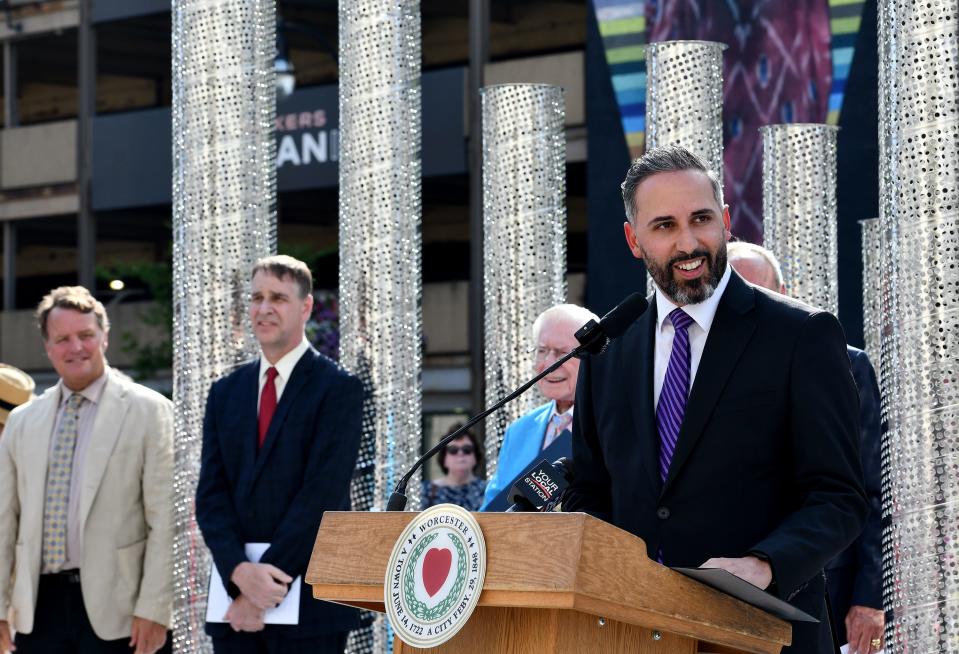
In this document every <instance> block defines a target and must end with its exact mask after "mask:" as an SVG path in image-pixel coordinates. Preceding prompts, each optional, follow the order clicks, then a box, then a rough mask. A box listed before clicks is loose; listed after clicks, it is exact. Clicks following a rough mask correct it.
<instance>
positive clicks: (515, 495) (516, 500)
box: [506, 456, 573, 513]
mask: <svg viewBox="0 0 959 654" xmlns="http://www.w3.org/2000/svg"><path fill="white" fill-rule="evenodd" d="M572 468H573V464H572V463H571V462H570V460H569V459H567V458H566V457H565V456H564V457H562V458H560V459H559V460H557V461H555V462H554V463H550V462H549V461H547V460H546V459H543V460H542V461H540V462H539V463H537V464H536V465H535V466H533V467H532V468H530V469H529V470H527V471H526V474H524V475H523V477H522V478H521V479H518V480H516V483H515V484H513V488H512V489H510V493H509V501H510V503H511V504H512V506H510V507H509V508H508V509H506V512H507V513H515V512H540V513H548V512H550V511H552V510H553V508H554V507H555V506H556V505H557V504H559V503H560V501H561V500H562V499H563V495H564V494H565V493H566V489H567V488H569V484H570V482H571V481H572V480H573V472H572Z"/></svg>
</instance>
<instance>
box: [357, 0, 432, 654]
mask: <svg viewBox="0 0 959 654" xmlns="http://www.w3.org/2000/svg"><path fill="white" fill-rule="evenodd" d="M339 42H340V51H339V65H340V82H339V91H340V311H341V314H340V328H341V339H340V361H341V363H343V365H344V366H346V367H347V368H348V369H349V370H351V371H352V372H353V373H355V374H357V375H358V376H359V377H360V379H361V380H362V381H363V384H364V386H365V387H366V390H367V393H366V398H365V402H364V410H363V440H362V443H361V447H360V458H359V461H358V463H357V470H356V474H355V475H354V481H353V489H352V500H353V509H354V510H359V511H363V510H370V509H374V510H375V509H383V508H385V506H386V501H387V499H388V498H389V495H390V493H391V492H392V490H393V487H394V485H395V483H396V482H397V481H398V478H399V477H400V476H401V475H402V474H403V473H405V472H406V470H407V469H408V468H409V467H410V465H412V463H413V462H414V461H415V460H416V458H417V456H418V455H419V453H420V445H421V441H422V434H421V432H422V429H421V410H420V368H421V363H422V361H421V348H422V314H421V308H420V298H421V295H422V274H421V263H420V261H421V258H420V257H421V255H420V250H421V247H420V221H421V200H420V134H421V125H420V112H421V107H420V104H421V98H420V7H419V2H417V1H416V0H341V1H340V5H339ZM408 496H409V498H410V501H409V507H410V508H412V509H418V508H419V483H418V480H417V478H414V479H413V480H412V481H411V482H410V485H409V488H408ZM382 624H383V623H382V621H379V626H378V627H377V628H375V629H374V630H373V632H372V635H371V633H370V631H369V630H366V631H360V632H354V635H353V636H351V640H350V644H349V651H350V652H367V651H376V652H383V651H386V648H387V641H386V630H385V629H384V628H383V627H382Z"/></svg>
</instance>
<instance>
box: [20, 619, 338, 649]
mask: <svg viewBox="0 0 959 654" xmlns="http://www.w3.org/2000/svg"><path fill="white" fill-rule="evenodd" d="M348 635H349V632H348V631H342V632H337V633H333V634H323V635H321V636H312V637H310V638H286V637H284V636H281V635H279V634H278V633H276V632H275V631H273V630H272V629H270V627H269V626H268V627H266V629H264V630H263V631H257V632H255V633H245V632H239V633H232V634H229V635H227V636H224V637H222V638H216V637H215V638H213V652H214V653H215V654H343V650H345V649H346V637H347V636H348ZM17 654H21V653H20V652H19V651H18V652H17Z"/></svg>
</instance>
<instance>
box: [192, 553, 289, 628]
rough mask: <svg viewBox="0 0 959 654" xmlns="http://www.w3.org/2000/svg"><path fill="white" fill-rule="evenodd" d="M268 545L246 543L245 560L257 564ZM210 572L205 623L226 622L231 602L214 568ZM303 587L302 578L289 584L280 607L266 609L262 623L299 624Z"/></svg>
mask: <svg viewBox="0 0 959 654" xmlns="http://www.w3.org/2000/svg"><path fill="white" fill-rule="evenodd" d="M269 547H270V544H269V543H247V544H246V545H245V547H244V551H245V552H246V558H247V560H249V561H252V562H254V563H258V562H259V560H260V557H261V556H263V553H264V552H265V551H266V550H267V549H269ZM211 568H212V569H211V570H210V589H209V593H208V594H207V600H206V621H207V622H226V612H227V610H228V609H229V608H230V604H232V603H233V600H232V599H230V596H229V595H228V594H227V592H226V586H225V585H224V584H223V579H221V578H220V573H219V572H217V569H216V566H215V565H214V566H211ZM302 585H303V577H297V578H296V579H294V580H293V583H292V584H290V592H288V593H287V594H286V597H284V598H283V601H282V602H280V605H279V606H278V607H276V608H273V609H267V611H266V613H265V614H264V615H263V622H265V623H266V624H299V623H300V587H301V586H302Z"/></svg>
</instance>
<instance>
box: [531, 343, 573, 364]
mask: <svg viewBox="0 0 959 654" xmlns="http://www.w3.org/2000/svg"><path fill="white" fill-rule="evenodd" d="M572 351H573V348H570V349H568V350H567V349H560V348H557V347H545V346H543V345H535V346H533V347H531V348H529V349H528V350H527V353H529V354H532V355H533V358H534V359H535V360H536V361H546V360H547V359H562V358H563V357H564V356H566V355H567V354H569V353H570V352H572Z"/></svg>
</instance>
